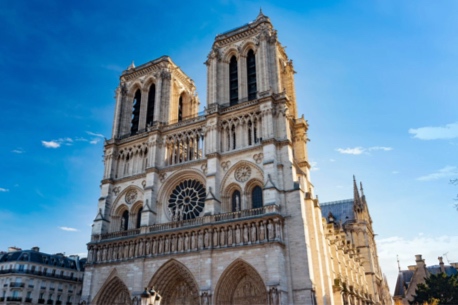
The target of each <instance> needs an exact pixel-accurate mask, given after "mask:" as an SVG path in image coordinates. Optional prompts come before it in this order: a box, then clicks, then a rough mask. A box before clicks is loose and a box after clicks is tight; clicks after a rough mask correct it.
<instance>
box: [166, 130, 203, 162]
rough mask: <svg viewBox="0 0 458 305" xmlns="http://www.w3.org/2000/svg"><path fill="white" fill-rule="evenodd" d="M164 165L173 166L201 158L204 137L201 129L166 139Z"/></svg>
mask: <svg viewBox="0 0 458 305" xmlns="http://www.w3.org/2000/svg"><path fill="white" fill-rule="evenodd" d="M166 147H167V149H166V162H165V163H166V165H174V164H179V163H183V162H187V161H193V160H198V159H201V158H202V157H203V149H204V136H203V135H202V130H201V129H195V130H190V131H185V132H183V133H179V134H174V135H170V136H168V137H167V138H166Z"/></svg>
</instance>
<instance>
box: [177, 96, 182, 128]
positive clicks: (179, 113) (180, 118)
mask: <svg viewBox="0 0 458 305" xmlns="http://www.w3.org/2000/svg"><path fill="white" fill-rule="evenodd" d="M182 120H183V96H182V95H180V98H179V99H178V122H180V121H182Z"/></svg>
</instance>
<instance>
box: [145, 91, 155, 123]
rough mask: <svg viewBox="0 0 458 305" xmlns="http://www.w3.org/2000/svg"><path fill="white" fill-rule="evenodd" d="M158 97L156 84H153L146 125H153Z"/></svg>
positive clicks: (149, 94)
mask: <svg viewBox="0 0 458 305" xmlns="http://www.w3.org/2000/svg"><path fill="white" fill-rule="evenodd" d="M155 98H156V85H155V84H151V86H150V87H149V92H148V110H147V112H146V126H148V125H153V121H154V104H155V100H154V99H155Z"/></svg>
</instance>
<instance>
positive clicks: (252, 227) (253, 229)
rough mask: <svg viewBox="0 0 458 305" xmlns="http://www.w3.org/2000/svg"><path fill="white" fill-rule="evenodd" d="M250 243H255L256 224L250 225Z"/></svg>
mask: <svg viewBox="0 0 458 305" xmlns="http://www.w3.org/2000/svg"><path fill="white" fill-rule="evenodd" d="M250 235H251V242H252V243H255V242H256V224H254V223H252V224H251V234H250Z"/></svg>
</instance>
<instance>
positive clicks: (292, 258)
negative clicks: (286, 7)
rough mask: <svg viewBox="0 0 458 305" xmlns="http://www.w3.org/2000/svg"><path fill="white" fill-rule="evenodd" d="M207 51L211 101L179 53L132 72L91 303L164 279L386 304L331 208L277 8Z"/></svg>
mask: <svg viewBox="0 0 458 305" xmlns="http://www.w3.org/2000/svg"><path fill="white" fill-rule="evenodd" d="M205 64H206V65H207V69H208V70H207V71H208V72H207V78H208V79H207V105H206V107H205V110H204V111H203V112H202V113H199V99H198V97H197V95H196V92H195V86H194V83H193V81H192V80H191V79H190V78H189V77H188V76H187V75H186V74H185V73H184V72H183V71H182V70H181V69H180V68H179V67H178V66H177V65H175V64H174V63H173V61H172V60H171V59H170V58H169V57H167V56H163V57H161V58H158V59H156V60H153V61H151V62H148V63H146V64H143V65H141V66H138V67H135V66H134V65H133V64H132V65H131V66H130V67H129V68H128V69H127V70H126V71H124V72H123V73H122V75H121V77H120V85H119V87H118V89H117V91H116V106H115V115H114V123H113V130H112V138H111V139H110V140H107V141H106V142H105V151H104V164H105V171H104V176H103V180H102V183H101V197H100V199H99V202H98V213H97V216H96V218H95V220H94V224H93V229H92V238H91V241H90V242H89V243H88V263H87V265H86V272H85V277H84V285H83V291H82V300H83V303H85V304H94V305H95V304H97V305H102V304H107V305H108V304H110V305H112V304H126V305H140V303H141V294H142V292H143V291H144V287H153V286H154V288H155V290H156V291H158V292H159V293H160V294H161V296H162V303H161V304H166V305H171V304H188V305H200V304H218V305H229V304H250V305H254V304H271V305H280V304H301V305H302V304H328V305H331V304H384V303H383V301H382V298H381V297H380V293H376V292H375V288H373V287H372V286H371V285H369V284H368V281H369V277H367V272H366V270H365V267H364V263H363V262H362V261H363V258H362V255H360V254H359V250H357V249H356V246H354V245H349V244H348V243H347V241H346V240H347V238H346V237H345V236H346V235H345V233H342V232H343V231H342V230H343V228H342V227H340V228H339V227H338V226H333V225H332V222H330V221H329V219H326V217H323V216H322V212H321V208H320V205H319V203H318V200H317V199H316V198H315V195H314V190H313V185H312V183H311V181H310V164H309V162H308V156H307V141H308V139H307V129H308V124H307V121H306V120H304V118H303V117H302V118H301V117H299V116H298V113H297V102H296V98H295V89H294V70H293V65H292V61H291V60H289V59H288V56H287V55H286V53H285V49H284V47H283V46H282V45H281V44H280V43H279V41H278V39H277V32H276V31H275V30H274V28H273V26H272V24H271V22H270V20H269V18H268V17H266V16H265V15H263V14H262V13H260V14H259V15H258V17H257V18H256V19H255V20H254V21H253V22H251V23H249V24H247V25H245V26H242V27H239V28H237V29H234V30H231V31H229V32H226V33H223V34H220V35H218V36H216V38H215V41H214V43H213V47H212V49H211V51H210V53H209V55H208V59H207V61H206V63H205ZM330 224H331V225H330ZM331 228H332V230H331ZM331 231H332V232H331ZM336 232H337V233H336ZM342 234H343V235H342ZM336 236H337V237H336ZM339 238H341V240H339ZM336 240H337V241H336ZM334 248H335V249H338V250H335V251H334V250H332V249H334ZM346 249H347V250H348V251H347V250H346ZM339 255H340V256H339ZM371 255H373V254H371ZM377 266H378V262H377ZM338 280H339V281H338ZM345 281H347V282H345ZM346 283H347V284H348V286H345V284H346ZM350 285H351V287H350ZM350 288H351V289H352V291H350Z"/></svg>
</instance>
